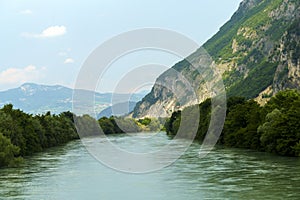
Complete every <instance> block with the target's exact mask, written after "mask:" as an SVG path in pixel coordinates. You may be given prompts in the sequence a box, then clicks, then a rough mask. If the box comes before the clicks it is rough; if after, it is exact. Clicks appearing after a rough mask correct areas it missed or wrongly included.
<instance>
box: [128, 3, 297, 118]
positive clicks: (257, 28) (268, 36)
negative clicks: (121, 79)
mask: <svg viewBox="0 0 300 200" xmlns="http://www.w3.org/2000/svg"><path fill="white" fill-rule="evenodd" d="M299 36H300V1H299V0H244V1H242V2H241V3H240V6H239V8H238V10H237V11H236V12H235V13H234V14H233V16H232V17H231V19H230V20H229V21H228V22H227V23H225V24H224V25H223V26H222V27H221V28H220V30H219V31H218V32H217V33H216V34H215V35H214V36H213V37H212V38H211V39H209V40H208V41H207V42H206V43H205V44H204V45H203V48H204V49H205V50H206V51H207V53H208V54H209V55H210V57H211V59H212V66H214V67H215V69H216V70H217V71H218V72H219V73H220V74H221V75H222V79H223V83H224V85H225V89H226V93H227V96H244V97H246V98H248V99H251V98H255V99H256V100H257V101H259V102H260V103H261V104H263V103H264V102H266V101H267V100H268V99H269V98H270V97H271V96H274V95H275V94H276V93H277V92H278V91H281V90H284V89H288V88H291V89H299V88H300V60H299V59H300V37H299ZM201 51H203V49H201V48H200V49H199V50H197V51H196V52H194V53H193V54H192V55H190V56H189V57H187V58H186V59H184V60H182V61H180V62H179V63H177V64H175V65H174V66H173V67H172V68H171V69H170V70H167V71H166V72H164V73H163V74H162V75H161V76H160V77H158V79H157V81H156V84H155V85H154V86H153V88H152V90H151V92H150V93H149V94H148V95H146V96H145V97H144V98H143V99H142V101H140V102H138V103H137V105H136V107H135V109H134V111H133V113H132V116H133V117H135V118H142V117H146V116H149V117H158V116H170V114H171V113H172V112H173V111H174V110H177V109H182V108H184V107H186V106H188V105H191V104H195V103H201V102H203V101H204V100H205V99H206V98H209V97H212V96H214V94H210V93H209V91H208V90H206V89H205V87H206V86H205V85H206V84H208V85H209V84H210V85H213V86H214V85H217V84H218V83H216V82H214V80H213V79H208V80H205V81H204V80H202V81H201V77H202V74H201V73H197V70H195V69H193V67H191V63H190V62H188V61H191V60H197V59H198V60H201V58H200V57H201V55H203V52H202V53H201ZM172 70H176V71H177V72H179V73H180V75H182V76H185V78H186V79H187V80H189V81H190V82H191V84H194V85H195V84H198V85H196V87H197V91H196V93H197V96H198V102H195V101H192V99H193V98H191V97H192V94H191V93H190V92H186V97H185V98H186V99H185V101H181V104H179V103H178V99H176V97H175V95H174V94H172V92H171V90H170V89H168V88H166V87H163V86H161V83H164V82H169V83H172V84H173V87H174V88H175V89H176V90H180V87H179V86H177V85H178V77H179V75H176V76H174V73H172ZM179 82H180V83H183V81H182V80H179ZM174 88H173V90H174ZM182 102H183V103H182Z"/></svg>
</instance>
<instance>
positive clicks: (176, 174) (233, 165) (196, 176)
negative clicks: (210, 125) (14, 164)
mask: <svg viewBox="0 0 300 200" xmlns="http://www.w3.org/2000/svg"><path fill="white" fill-rule="evenodd" d="M153 135H156V137H155V139H151V140H149V139H148V140H140V141H145V142H142V143H141V144H142V145H141V146H144V147H145V146H146V147H147V149H151V148H153V149H155V148H159V146H160V145H163V144H165V143H167V142H168V141H169V138H168V137H167V136H166V135H165V133H157V134H153ZM137 138H139V139H140V138H141V137H140V136H138V135H131V136H125V135H114V136H109V139H110V140H111V141H113V142H114V143H116V144H118V145H119V146H121V147H122V148H124V147H126V146H128V147H130V148H132V147H134V149H135V150H136V149H138V148H140V147H139V145H133V144H134V143H135V141H136V140H137ZM85 140H90V141H89V142H90V143H91V144H92V145H97V144H98V142H95V141H99V138H98V140H95V139H94V138H87V139H85ZM179 142H185V141H184V140H182V141H179ZM199 149H200V144H198V143H193V144H192V145H191V146H190V148H189V149H188V150H187V151H186V152H185V154H184V155H183V156H182V157H181V158H180V159H178V160H177V161H176V162H175V163H174V164H172V165H171V166H169V167H166V168H164V169H162V170H159V171H157V172H153V173H148V174H139V175H138V174H128V173H122V172H118V171H115V170H112V169H110V168H108V167H106V166H104V165H102V164H101V163H100V162H98V161H97V160H96V159H94V158H93V157H92V156H91V155H90V154H89V153H88V152H87V150H86V149H85V147H84V146H83V145H82V143H81V141H80V140H78V141H72V142H70V143H68V144H66V145H64V146H60V147H55V148H51V149H48V150H47V151H45V152H42V153H38V154H35V155H34V156H31V157H29V158H26V159H25V161H24V163H23V164H22V165H21V166H20V167H18V168H6V169H0V199H30V200H34V199H37V200H41V199H47V200H48V199H51V200H52V199H53V200H54V199H59V200H69V199H70V200H71V199H72V200H74V199H82V200H89V199H100V200H119V199H122V200H127V199H128V200H156V199H159V200H199V199H272V200H273V199H300V159H299V158H289V157H280V156H274V155H271V154H267V153H261V152H253V151H250V150H241V149H228V148H222V147H216V148H215V149H214V150H213V151H212V152H211V153H210V154H208V155H207V156H206V157H205V158H202V159H200V158H199V157H198V156H197V155H198V152H199Z"/></svg>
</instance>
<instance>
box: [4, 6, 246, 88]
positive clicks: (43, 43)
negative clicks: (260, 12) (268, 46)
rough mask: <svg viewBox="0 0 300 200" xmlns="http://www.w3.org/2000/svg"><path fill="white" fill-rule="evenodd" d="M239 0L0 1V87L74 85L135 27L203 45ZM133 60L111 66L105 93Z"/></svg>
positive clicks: (168, 60) (165, 57) (170, 61)
mask: <svg viewBox="0 0 300 200" xmlns="http://www.w3.org/2000/svg"><path fill="white" fill-rule="evenodd" d="M240 1H241V0H222V1H221V0H187V1H180V2H176V1H174V0H173V1H171V0H164V1H161V0H151V1H142V0H140V1H138V0H124V1H121V0H119V1H116V0H97V1H96V0H90V1H89V0H88V1H76V0H72V1H71V0H63V1H58V0H51V1H50V0H43V1H38V0H26V1H24V0H0V23H1V37H0V43H1V46H2V48H1V49H0V90H6V89H8V88H13V87H18V86H19V85H20V84H22V83H25V82H35V83H40V84H50V85H54V84H61V85H64V86H68V87H72V86H73V85H74V82H75V80H76V77H77V74H78V72H79V70H80V67H81V66H82V64H83V62H84V61H85V59H86V58H87V57H88V55H89V54H90V53H91V52H92V51H93V50H94V49H95V48H96V47H97V46H99V45H100V44H101V43H103V42H104V41H106V40H108V39H110V38H112V37H113V36H115V35H118V34H120V33H123V32H126V31H130V30H133V29H138V28H144V27H157V28H162V29H170V30H174V31H176V32H179V33H181V34H184V35H186V36H187V37H189V38H191V39H193V40H195V41H196V42H198V43H199V44H200V45H201V44H203V43H204V42H205V41H206V40H207V39H209V38H210V37H211V36H212V35H213V34H215V33H216V32H217V31H218V29H219V28H220V27H221V26H222V25H223V24H224V23H225V22H226V21H227V20H228V19H229V18H230V17H231V15H232V14H233V13H234V11H235V10H236V9H237V8H238V5H239V3H240ZM138 57H139V58H141V57H143V56H141V55H139V56H138ZM151 57H152V58H153V59H154V60H155V59H156V58H155V57H157V62H158V61H160V62H162V63H163V64H164V65H166V66H169V67H171V66H172V65H173V64H174V63H175V62H177V61H179V58H177V57H174V56H173V57H172V56H169V55H158V54H157V53H153V54H152V56H151ZM134 58H135V57H134V56H132V59H127V61H125V60H126V59H125V60H124V62H126V64H122V63H119V64H118V65H117V64H116V66H115V67H114V68H112V69H110V73H108V74H107V76H106V79H107V80H108V81H109V82H107V83H106V84H104V87H101V89H100V90H101V92H109V91H112V90H113V86H112V85H113V83H115V82H118V79H119V78H120V77H121V74H120V73H119V71H120V70H119V69H118V68H120V67H121V66H122V67H123V68H126V66H130V62H131V61H134V60H135V59H134ZM158 58H159V59H158ZM130 60H131V61H130ZM163 70H165V69H163ZM118 73H119V75H118Z"/></svg>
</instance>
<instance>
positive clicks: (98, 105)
mask: <svg viewBox="0 0 300 200" xmlns="http://www.w3.org/2000/svg"><path fill="white" fill-rule="evenodd" d="M72 95H73V89H71V88H67V87H64V86H61V85H54V86H49V85H39V84H35V83H25V84H23V85H21V86H20V87H18V88H14V89H9V90H6V91H2V92H0V106H1V107H2V106H3V105H5V104H9V103H11V104H13V106H14V108H18V109H21V110H23V111H24V112H27V113H32V114H41V113H45V112H47V111H50V112H51V113H55V114H58V113H61V112H64V111H71V110H72ZM112 96H114V99H117V103H121V102H124V101H126V100H127V99H126V97H128V94H113V93H95V110H96V112H97V113H100V112H101V111H102V110H104V109H105V108H108V107H110V106H111V100H112ZM144 96H145V92H141V93H137V94H132V95H131V98H130V102H138V101H140V100H141V99H142V98H143V97H144Z"/></svg>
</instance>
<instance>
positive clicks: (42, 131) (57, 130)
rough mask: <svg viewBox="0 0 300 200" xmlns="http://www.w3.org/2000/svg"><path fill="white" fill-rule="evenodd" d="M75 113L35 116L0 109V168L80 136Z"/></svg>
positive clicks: (11, 108) (13, 110) (11, 109)
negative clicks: (74, 119) (75, 123)
mask: <svg viewBox="0 0 300 200" xmlns="http://www.w3.org/2000/svg"><path fill="white" fill-rule="evenodd" d="M72 120H73V114H72V113H70V112H64V113H61V114H60V115H51V114H50V112H48V113H46V114H44V115H37V116H32V115H29V114H26V113H24V112H23V111H21V110H15V109H13V106H12V105H11V104H9V105H5V106H4V107H3V108H2V109H0V167H1V166H9V165H14V164H16V163H18V162H19V161H20V159H21V158H22V157H23V156H28V155H31V154H33V153H35V152H39V151H42V150H43V149H45V148H49V147H53V146H57V145H60V144H64V143H66V142H68V141H70V140H73V139H77V138H78V135H77V133H76V130H75V127H74V125H73V122H72Z"/></svg>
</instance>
